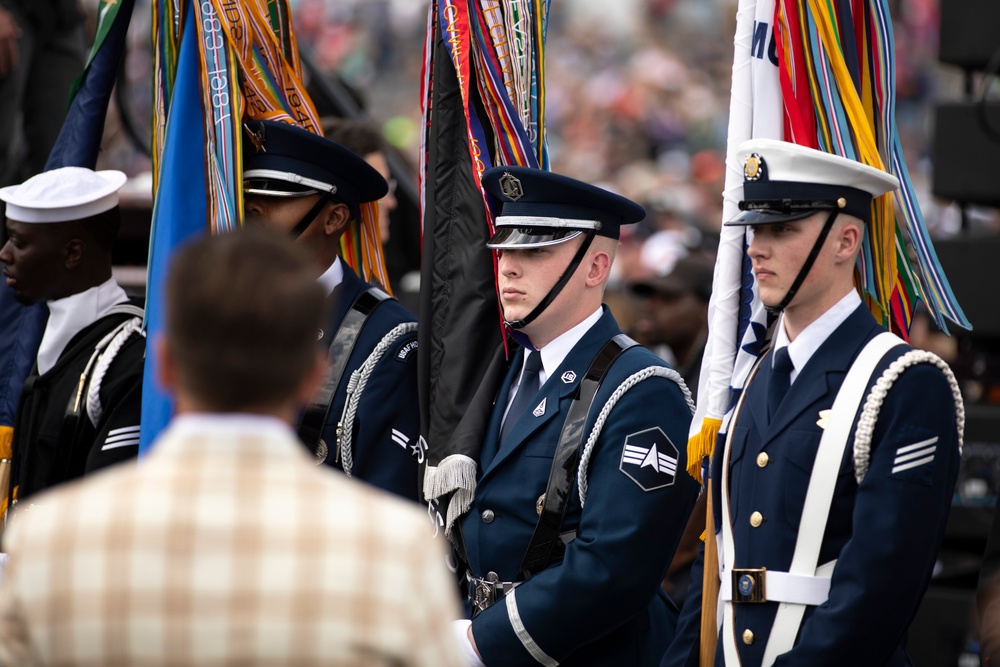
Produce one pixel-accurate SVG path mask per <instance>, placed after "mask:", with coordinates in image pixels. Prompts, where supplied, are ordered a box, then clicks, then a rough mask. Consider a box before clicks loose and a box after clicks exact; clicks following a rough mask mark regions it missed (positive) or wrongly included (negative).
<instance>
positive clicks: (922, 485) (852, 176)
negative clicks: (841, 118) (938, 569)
mask: <svg viewBox="0 0 1000 667" xmlns="http://www.w3.org/2000/svg"><path fill="white" fill-rule="evenodd" d="M739 160H740V161H741V163H742V164H744V165H745V172H744V175H745V182H744V192H743V201H742V202H741V205H740V208H741V209H742V210H743V213H742V214H741V215H740V216H739V217H737V218H736V219H735V220H733V221H731V222H729V223H727V224H732V225H752V226H753V232H754V233H753V240H752V242H751V243H750V245H749V248H748V250H747V254H748V256H749V257H750V259H751V260H752V262H753V270H754V274H755V277H756V279H757V285H758V289H759V293H760V298H761V301H762V302H763V303H764V305H765V306H767V307H768V308H770V309H773V311H775V312H777V313H780V317H779V319H778V320H777V323H776V325H775V333H774V335H773V342H772V345H771V347H770V351H769V352H768V353H766V354H765V356H763V358H762V359H761V360H760V361H759V364H758V367H757V370H756V374H755V375H754V376H752V379H751V380H750V382H749V385H748V386H747V388H746V390H745V392H744V397H743V402H742V405H741V406H740V407H739V408H737V409H738V413H737V415H736V416H735V417H734V422H733V424H732V425H731V427H730V430H729V436H728V440H727V442H726V446H725V448H724V449H722V448H717V449H716V452H715V454H714V457H713V462H712V476H713V478H714V479H715V480H716V483H715V484H714V485H713V487H714V491H715V496H714V498H713V502H714V506H715V522H716V527H717V529H718V530H719V533H718V541H719V544H720V562H721V564H720V569H721V570H722V572H721V577H722V580H721V581H722V584H721V593H720V600H719V601H718V608H719V609H721V610H722V614H721V617H720V625H721V631H720V635H719V639H718V647H717V651H716V654H715V664H716V665H723V664H725V665H736V664H739V665H743V666H744V667H746V666H749V665H771V664H774V665H810V666H813V665H830V666H834V665H836V666H841V665H909V664H911V663H910V660H909V658H908V656H907V655H906V652H905V650H904V645H905V642H906V632H907V628H908V626H909V624H910V621H911V620H912V618H913V616H914V614H915V613H916V611H917V607H918V605H919V604H920V601H921V598H922V597H923V594H924V592H925V590H926V589H927V586H928V583H929V581H930V578H931V573H932V570H933V567H934V562H935V558H936V556H937V551H938V548H939V547H940V543H941V540H942V537H943V534H944V528H945V522H946V519H947V517H948V513H949V510H950V507H951V498H952V492H953V490H954V487H955V482H956V478H957V473H958V466H959V458H960V446H961V431H960V425H959V424H960V422H961V420H960V419H958V418H957V415H961V414H962V410H963V408H962V405H961V397H960V395H959V394H958V388H957V386H956V384H955V382H954V376H953V375H952V374H951V371H950V370H949V369H948V368H947V366H946V365H945V364H944V362H942V361H941V360H940V359H937V358H936V357H934V356H933V355H931V354H929V353H926V352H923V351H916V350H912V348H910V347H909V346H908V345H906V344H904V343H903V342H902V340H901V339H898V338H896V337H894V336H891V335H890V334H887V333H885V331H884V329H883V328H882V327H881V326H880V325H879V324H878V323H876V321H875V320H874V318H873V317H872V315H871V314H870V312H869V310H868V308H867V306H865V305H864V304H863V303H862V301H861V298H860V297H859V296H858V293H857V292H856V290H855V287H854V283H853V274H854V270H855V263H856V260H857V257H858V252H859V248H860V247H861V243H862V240H863V236H864V234H865V227H866V223H868V222H869V221H870V219H871V213H870V212H871V208H872V201H873V198H875V197H878V196H880V195H882V194H884V193H887V192H891V191H892V190H894V189H896V187H898V181H897V180H896V179H895V177H893V176H891V175H889V174H887V173H885V172H883V171H881V170H878V169H874V168H871V167H867V166H864V165H862V164H860V163H858V162H856V161H854V160H849V159H845V158H842V157H838V156H834V155H830V154H827V153H823V152H820V151H815V150H812V149H809V148H805V147H802V146H797V145H794V144H789V143H785V142H780V141H773V140H754V141H751V142H748V143H746V144H744V145H743V146H741V148H740V149H739ZM878 340H881V341H884V343H881V347H879V345H880V344H879V343H877V342H876V341H878ZM875 350H877V353H876V352H875ZM890 366H891V368H890ZM887 369H888V371H887ZM876 381H878V384H879V390H878V391H874V392H873V391H872V388H873V387H874V386H875V384H876ZM845 396H856V397H857V398H856V400H854V401H849V400H847V399H843V403H840V401H841V400H842V397H845ZM862 397H864V398H865V401H864V404H863V405H862V404H861V398H862ZM835 401H837V402H838V404H837V405H835ZM839 405H843V406H844V407H843V408H839ZM859 406H860V407H859ZM838 409H839V412H838ZM838 414H839V415H840V417H838ZM837 433H839V434H840V435H839V437H838V436H836V435H835V434H837ZM834 443H838V444H839V445H840V447H842V448H843V449H842V450H841V449H832V448H831V447H832V445H833V444H834ZM814 463H815V466H814ZM821 488H822V489H825V492H823V493H820V492H819V489H821ZM807 498H808V501H807ZM820 499H821V500H823V503H816V502H815V501H817V500H820ZM814 507H818V508H819V509H813V508H814ZM727 550H728V553H727ZM804 554H809V555H810V558H811V561H809V560H808V559H805V557H804ZM701 581H702V580H701V576H700V573H695V575H694V576H693V577H692V587H697V588H698V589H699V591H700V588H701ZM694 599H700V595H698V594H696V595H695V596H694ZM704 604H705V609H708V608H709V607H711V608H716V605H717V601H716V600H714V599H713V600H706V601H705V602H704ZM700 612H701V608H700V606H699V605H695V604H692V605H685V607H684V610H683V612H682V615H681V621H680V625H679V627H678V633H677V637H676V639H675V641H674V644H673V645H672V646H671V647H670V650H669V652H668V653H667V655H666V657H665V659H664V661H663V664H664V665H682V664H687V665H697V664H698V638H697V632H698V622H699V613H700Z"/></svg>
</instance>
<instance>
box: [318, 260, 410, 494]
mask: <svg viewBox="0 0 1000 667" xmlns="http://www.w3.org/2000/svg"><path fill="white" fill-rule="evenodd" d="M370 287H371V285H369V284H368V283H366V282H365V281H363V280H362V279H361V278H359V277H358V275H357V274H355V273H354V272H353V271H352V270H351V268H350V267H349V266H347V264H346V263H345V264H344V279H343V281H342V282H341V283H340V285H339V286H338V287H337V288H336V289H335V290H334V291H333V293H332V294H331V296H330V298H331V299H332V300H333V308H332V310H331V315H330V319H329V322H328V325H327V327H326V328H325V329H324V330H323V337H322V339H321V340H323V341H324V342H325V344H326V345H329V344H330V342H332V341H333V337H334V336H335V335H336V333H337V331H338V329H339V328H340V325H341V323H342V322H343V321H344V318H345V317H346V316H347V313H348V311H349V310H350V308H351V306H352V305H353V304H354V302H355V301H356V300H357V299H358V297H359V296H361V294H362V293H363V292H365V291H366V290H367V289H369V288H370ZM415 319H416V318H414V317H413V315H412V314H411V313H410V312H408V311H407V310H406V309H405V308H403V307H402V306H401V305H400V304H399V302H398V301H396V300H395V299H392V300H388V301H385V302H383V303H382V304H380V305H379V306H378V307H377V308H375V310H374V311H373V312H372V314H371V316H370V317H369V318H368V321H367V322H366V323H365V326H364V327H363V328H362V329H361V333H360V336H359V338H358V341H357V342H356V343H355V344H354V349H353V350H352V351H351V357H350V359H349V360H348V362H347V366H346V368H345V369H344V373H343V375H342V376H341V378H340V383H339V384H338V385H337V390H336V392H335V394H334V397H333V402H332V403H331V406H330V411H329V413H328V415H327V421H326V424H325V425H324V427H323V440H324V441H325V442H326V443H327V446H328V447H329V451H328V453H327V457H326V463H327V465H330V466H332V467H334V468H337V469H338V470H342V469H343V465H342V463H343V462H342V461H341V460H340V450H339V447H338V446H337V424H338V422H339V421H340V418H341V414H342V413H343V411H344V404H345V402H346V401H347V385H348V382H349V381H350V379H351V373H352V372H354V371H355V370H356V369H358V368H359V367H360V366H361V365H362V364H363V363H364V362H365V360H366V359H367V358H368V356H369V355H370V354H371V353H372V351H373V350H374V349H375V347H376V346H377V345H378V344H379V341H381V340H382V338H383V337H384V336H385V334H387V333H388V332H389V331H391V330H392V329H393V328H394V327H396V325H398V324H402V323H404V322H414V321H415ZM353 452H354V465H353V467H352V468H351V475H352V476H353V477H356V478H357V479H361V480H364V481H366V482H368V483H370V484H373V485H375V486H377V487H379V488H382V489H385V490H386V491H391V492H392V493H395V494H397V495H399V496H402V497H404V498H409V499H410V500H413V501H419V500H420V472H419V466H420V464H421V463H423V460H424V454H425V451H424V448H423V447H422V446H421V444H420V413H419V406H418V403H417V332H416V331H413V332H411V333H407V334H404V335H402V336H400V337H399V338H398V339H396V341H395V342H394V343H393V344H392V345H391V346H390V348H389V349H388V350H387V351H386V352H385V354H384V355H383V356H382V358H381V359H380V360H379V362H378V363H377V364H376V365H375V368H374V370H373V371H372V374H371V376H370V377H369V379H368V383H367V384H366V386H365V389H364V392H363V393H362V394H361V400H360V402H359V404H358V411H357V419H356V422H355V424H354V448H353Z"/></svg>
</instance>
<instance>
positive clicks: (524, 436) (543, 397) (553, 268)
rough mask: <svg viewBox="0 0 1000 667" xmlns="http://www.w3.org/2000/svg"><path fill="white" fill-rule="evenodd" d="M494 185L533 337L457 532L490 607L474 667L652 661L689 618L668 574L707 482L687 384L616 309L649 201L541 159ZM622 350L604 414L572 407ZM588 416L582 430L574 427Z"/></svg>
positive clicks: (463, 631)
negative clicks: (673, 595) (636, 337)
mask: <svg viewBox="0 0 1000 667" xmlns="http://www.w3.org/2000/svg"><path fill="white" fill-rule="evenodd" d="M483 185H484V186H485V188H486V189H487V190H488V191H489V192H490V194H492V195H493V196H494V197H496V198H497V200H498V201H499V202H500V204H501V205H502V207H503V210H502V214H501V215H500V216H499V217H498V218H497V221H496V222H497V232H496V234H495V235H494V237H493V238H492V239H491V240H490V242H489V246H490V247H491V248H494V249H496V250H497V251H498V262H499V263H498V291H499V299H500V302H501V304H502V307H503V314H504V318H505V320H506V322H507V326H508V328H509V330H510V331H511V332H512V336H513V339H514V340H516V341H517V343H518V344H519V346H515V349H516V352H515V353H514V354H513V355H512V362H511V365H510V368H509V369H508V370H507V372H506V374H505V375H502V376H499V377H501V378H502V379H501V380H500V381H499V382H498V383H497V384H495V385H494V386H492V387H487V389H489V391H488V392H487V394H488V395H489V397H495V399H494V400H495V402H494V403H493V406H492V409H491V410H489V411H488V417H487V419H486V422H487V423H486V424H485V428H484V435H483V437H482V438H481V440H480V442H482V447H481V452H480V453H479V456H478V461H477V462H476V463H477V464H478V465H476V466H474V469H475V477H476V479H477V483H476V485H475V489H474V494H473V496H472V498H471V501H470V503H471V504H470V507H468V509H467V513H466V514H465V515H464V516H463V517H461V518H460V519H459V525H458V526H457V527H456V530H455V531H454V533H455V536H456V542H457V543H458V549H459V552H460V554H462V556H464V564H463V566H462V567H463V569H466V568H467V570H468V571H467V573H466V576H467V579H468V582H469V608H468V611H469V612H470V615H471V616H472V618H471V621H468V620H466V621H458V622H456V630H457V632H458V633H459V635H460V640H461V641H462V643H463V645H464V646H465V648H466V652H467V656H468V661H469V664H471V665H481V664H484V663H485V664H486V665H489V666H490V667H493V666H503V667H509V666H514V665H536V664H542V665H556V664H560V665H615V666H618V667H620V666H623V665H648V664H652V663H654V662H655V661H656V660H658V659H659V656H660V655H662V653H663V651H664V650H665V649H666V646H667V643H668V642H669V640H670V637H671V635H672V632H673V627H674V624H675V623H676V613H677V612H676V607H674V606H673V604H672V603H671V602H670V601H669V600H668V599H667V598H666V597H665V596H664V595H663V593H662V592H661V591H660V582H661V581H662V580H663V575H664V572H665V571H666V568H667V565H668V564H669V562H670V559H671V557H672V555H673V552H674V550H675V548H676V546H677V543H678V541H679V539H680V536H681V533H682V532H683V530H684V526H685V524H686V522H687V519H688V516H689V514H690V512H691V508H692V506H693V504H694V501H695V498H696V495H697V489H696V486H695V485H694V484H693V483H692V480H691V479H690V478H689V477H688V476H687V475H685V474H684V472H683V471H684V468H685V465H686V457H685V454H686V441H687V433H688V428H689V425H690V421H691V405H690V402H689V400H690V396H689V395H688V396H687V397H686V396H685V394H686V388H682V387H683V381H682V380H681V379H680V376H679V375H678V374H677V373H676V371H674V370H673V369H670V368H669V367H668V366H667V365H666V364H664V363H663V362H662V361H661V360H660V359H658V358H657V357H656V356H655V355H653V354H652V353H651V352H649V351H648V350H646V349H644V348H642V347H640V346H637V345H634V343H632V342H631V341H629V340H628V339H626V338H624V337H623V336H621V330H620V329H619V328H618V325H617V323H616V322H615V319H614V317H613V316H612V314H611V312H610V311H609V310H608V309H607V307H606V306H603V305H602V303H601V301H602V297H603V293H604V286H605V283H606V281H607V278H608V272H609V270H610V268H611V264H612V261H613V258H614V254H615V249H616V247H617V243H618V241H617V239H618V237H619V230H620V226H621V225H622V224H628V223H633V222H637V221H638V220H640V219H641V218H642V217H643V215H644V211H643V210H642V208H641V207H640V206H638V205H637V204H635V203H633V202H631V201H629V200H627V199H625V198H623V197H619V196H618V195H615V194H612V193H610V192H607V191H604V190H602V189H600V188H596V187H593V186H590V185H588V184H586V183H581V182H579V181H576V180H573V179H570V178H567V177H565V176H561V175H558V174H553V173H551V172H546V171H541V170H537V169H529V168H523V167H498V168H494V169H491V170H489V171H487V172H486V174H485V175H484V177H483ZM616 337H618V338H617V340H618V341H622V345H620V346H619V345H618V344H617V343H614V342H612V341H613V339H615V338H616ZM512 344H513V343H512ZM629 345H631V346H629ZM609 349H611V350H613V351H614V353H615V354H617V357H614V361H613V362H612V363H610V366H609V367H607V368H606V373H605V374H604V376H603V379H602V380H601V381H600V384H599V389H597V391H596V395H595V396H594V397H593V401H592V403H590V404H589V409H588V407H586V406H587V404H586V403H584V404H583V405H584V406H585V407H584V408H583V409H582V411H581V412H578V413H573V412H571V410H572V408H573V406H574V404H576V403H578V399H579V397H580V396H582V395H586V394H587V391H588V390H587V387H591V389H592V388H593V386H594V385H593V384H588V381H592V380H593V379H594V378H596V377H598V376H599V375H600V373H598V372H596V371H593V369H594V368H595V367H596V366H597V365H599V363H598V362H596V361H595V357H600V354H601V353H602V352H607V351H608V350H609ZM589 369H590V372H589ZM522 370H523V372H522ZM528 387H531V389H528ZM616 392H617V394H618V395H617V396H613V394H616ZM609 399H610V402H609ZM609 405H611V406H612V407H611V408H610V410H609V411H608V409H607V407H608V406H609ZM568 414H569V415H571V416H570V417H568ZM574 414H578V415H580V417H579V420H580V421H579V422H578V423H577V428H576V434H577V437H576V438H575V439H574V438H567V437H566V431H565V430H564V429H565V428H566V424H567V420H568V419H569V421H573V417H572V415H574ZM570 430H573V429H570ZM563 442H566V443H569V444H568V446H567V447H566V448H562V447H561V446H560V445H561V444H562V443H563ZM578 443H579V444H578ZM554 457H555V460H556V465H554V464H553V458H554ZM577 457H579V458H577ZM566 461H569V463H567V462H566ZM560 485H561V486H560ZM553 488H557V489H558V494H557V495H559V496H561V497H562V498H563V499H564V500H565V503H564V505H563V506H562V507H561V511H564V516H561V521H560V520H559V518H560V517H558V516H557V520H556V521H555V523H554V524H553V525H552V526H550V529H551V532H552V535H557V536H558V537H557V539H556V540H554V541H553V542H552V543H553V544H555V543H556V542H558V545H557V548H555V549H554V551H553V553H551V555H550V556H545V557H542V558H541V559H540V560H539V559H532V558H531V557H530V556H529V555H528V552H529V551H530V550H529V545H534V544H535V542H534V541H533V540H534V538H533V536H534V535H537V534H539V531H541V530H542V525H541V524H540V516H542V515H543V514H544V515H545V516H548V512H549V509H548V508H550V507H552V505H551V504H549V503H551V502H552V500H553V499H552V498H547V497H546V495H548V496H553V494H554V492H553V491H552V489H553ZM453 502H454V501H453ZM556 504H558V503H556ZM556 514H557V515H559V512H556ZM529 562H530V563H531V564H530V566H529ZM470 624H471V626H470Z"/></svg>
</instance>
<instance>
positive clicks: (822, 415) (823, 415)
mask: <svg viewBox="0 0 1000 667" xmlns="http://www.w3.org/2000/svg"><path fill="white" fill-rule="evenodd" d="M830 412H831V410H820V411H819V419H818V420H817V421H816V426H819V427H820V428H821V429H823V430H826V420H827V419H829V418H830Z"/></svg>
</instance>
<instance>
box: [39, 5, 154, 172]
mask: <svg viewBox="0 0 1000 667" xmlns="http://www.w3.org/2000/svg"><path fill="white" fill-rule="evenodd" d="M134 4H135V0H121V1H120V2H118V3H112V4H111V6H110V7H109V6H106V5H105V4H104V3H102V4H101V10H100V12H101V16H100V17H99V24H98V27H97V35H96V38H95V42H94V48H93V50H92V51H91V53H90V59H89V61H88V62H87V67H86V68H85V69H84V70H83V74H82V75H81V76H80V78H79V79H78V80H77V88H76V94H75V95H74V96H73V101H72V103H71V104H70V107H69V111H68V112H67V114H66V120H65V121H63V126H62V129H61V130H60V131H59V137H58V138H57V139H56V143H55V146H53V147H52V152H50V153H49V159H48V161H47V162H46V163H45V171H49V170H50V169H58V168H59V167H87V168H88V169H93V168H94V167H95V166H96V165H97V154H98V152H99V151H100V149H101V138H102V137H103V136H104V119H105V117H106V116H107V112H108V101H109V100H110V99H111V91H112V89H113V88H114V85H115V77H116V76H117V74H118V67H119V65H120V64H121V59H122V54H123V53H124V52H125V36H126V34H127V33H128V25H129V22H130V21H131V20H132V7H133V6H134Z"/></svg>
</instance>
